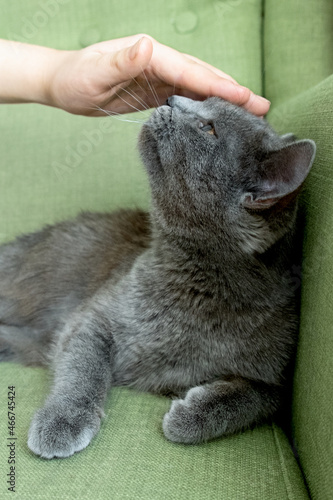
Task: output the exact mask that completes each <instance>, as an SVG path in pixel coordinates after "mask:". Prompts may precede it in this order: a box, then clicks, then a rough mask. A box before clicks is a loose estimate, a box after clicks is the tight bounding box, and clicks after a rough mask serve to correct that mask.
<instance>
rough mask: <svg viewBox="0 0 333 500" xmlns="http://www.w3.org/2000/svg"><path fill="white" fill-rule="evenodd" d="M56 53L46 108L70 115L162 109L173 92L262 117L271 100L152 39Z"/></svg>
mask: <svg viewBox="0 0 333 500" xmlns="http://www.w3.org/2000/svg"><path fill="white" fill-rule="evenodd" d="M54 55H55V57H54V58H52V59H51V64H49V65H48V71H47V72H46V75H47V78H45V82H46V91H45V96H46V98H45V99H46V102H44V104H49V105H51V106H56V107H58V108H61V109H64V110H65V111H68V112H70V113H74V114H82V115H88V116H101V115H103V114H105V112H107V113H110V114H118V113H128V112H131V111H136V110H142V109H145V108H150V107H155V106H158V105H160V104H162V103H164V102H165V100H166V99H167V97H169V96H171V95H172V94H179V95H183V96H186V97H190V98H192V99H204V98H205V97H208V96H211V95H215V96H219V97H222V98H224V99H226V100H229V101H231V102H233V103H235V104H239V105H240V106H243V107H244V108H246V109H248V110H249V111H251V112H252V113H254V114H256V115H259V116H262V115H264V114H266V113H267V112H268V110H269V105H270V103H269V101H267V100H266V99H264V98H262V97H260V96H257V95H255V94H254V93H253V92H251V91H250V90H249V89H247V88H246V87H242V86H240V85H239V84H238V83H237V82H236V81H235V80H234V79H233V78H231V77H230V76H229V75H227V74H225V73H223V72H222V71H220V70H218V69H216V68H214V67H213V66H211V65H209V64H207V63H205V62H203V61H200V60H199V59H197V58H195V57H192V56H189V55H186V54H182V53H180V52H178V51H176V50H174V49H172V48H170V47H167V46H166V45H162V44H160V43H159V42H157V41H156V40H154V39H153V38H151V37H150V36H148V35H134V36H129V37H126V38H120V39H116V40H110V41H106V42H101V43H97V44H95V45H91V46H89V47H87V48H85V49H82V50H79V51H54Z"/></svg>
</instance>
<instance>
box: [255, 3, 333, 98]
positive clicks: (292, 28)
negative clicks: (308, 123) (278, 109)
mask: <svg viewBox="0 0 333 500" xmlns="http://www.w3.org/2000/svg"><path fill="white" fill-rule="evenodd" d="M264 4H265V23H264V40H263V50H264V53H263V57H264V66H265V73H264V92H265V97H267V99H270V100H271V101H272V103H273V104H274V106H277V105H278V104H280V103H282V102H285V101H288V99H290V98H291V97H294V96H296V95H297V94H299V93H300V92H303V91H304V90H307V89H309V88H310V87H312V86H313V85H316V84H317V83H319V82H321V81H322V80H323V79H324V78H326V77H328V76H329V75H330V74H331V73H333V51H332V47H333V2H332V1H331V0H292V1H290V0H278V1H276V0H265V2H264Z"/></svg>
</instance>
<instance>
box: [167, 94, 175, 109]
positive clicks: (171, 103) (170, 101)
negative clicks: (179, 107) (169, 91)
mask: <svg viewBox="0 0 333 500" xmlns="http://www.w3.org/2000/svg"><path fill="white" fill-rule="evenodd" d="M165 104H166V105H167V106H170V107H171V108H172V107H173V106H174V105H175V96H174V95H172V96H171V97H168V98H167V100H166V101H165Z"/></svg>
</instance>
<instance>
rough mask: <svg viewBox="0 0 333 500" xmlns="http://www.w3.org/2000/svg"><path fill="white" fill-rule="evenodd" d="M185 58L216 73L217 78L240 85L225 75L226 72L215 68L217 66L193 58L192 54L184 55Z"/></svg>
mask: <svg viewBox="0 0 333 500" xmlns="http://www.w3.org/2000/svg"><path fill="white" fill-rule="evenodd" d="M183 55H184V56H185V57H187V58H189V59H191V60H192V61H194V62H195V63H197V64H200V65H201V66H204V67H205V68H207V69H209V70H210V71H212V72H213V73H215V74H216V75H217V76H220V77H221V78H225V79H226V80H230V81H231V82H233V83H235V84H236V85H238V82H237V81H236V80H235V79H234V78H232V76H230V75H228V74H227V73H224V71H221V70H220V69H218V68H215V66H212V65H211V64H208V63H206V62H205V61H201V60H200V59H198V58H197V57H194V56H191V55H190V54H183Z"/></svg>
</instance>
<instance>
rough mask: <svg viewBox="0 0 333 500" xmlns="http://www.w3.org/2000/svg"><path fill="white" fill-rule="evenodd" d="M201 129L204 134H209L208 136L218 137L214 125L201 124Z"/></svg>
mask: <svg viewBox="0 0 333 500" xmlns="http://www.w3.org/2000/svg"><path fill="white" fill-rule="evenodd" d="M199 129H200V130H201V131H202V132H207V134H210V135H216V133H215V128H214V125H213V124H212V123H204V122H199Z"/></svg>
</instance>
